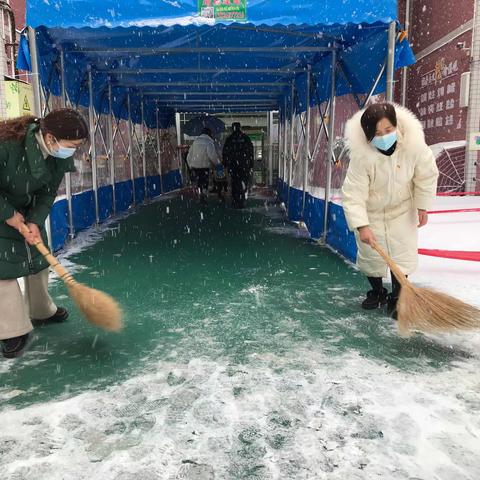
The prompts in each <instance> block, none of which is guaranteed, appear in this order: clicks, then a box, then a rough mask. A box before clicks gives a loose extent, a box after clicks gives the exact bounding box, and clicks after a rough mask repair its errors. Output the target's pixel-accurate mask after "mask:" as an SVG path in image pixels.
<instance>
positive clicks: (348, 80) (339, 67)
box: [338, 62, 362, 108]
mask: <svg viewBox="0 0 480 480" xmlns="http://www.w3.org/2000/svg"><path fill="white" fill-rule="evenodd" d="M338 70H339V71H340V73H341V74H342V76H343V78H344V79H345V80H346V82H347V83H348V85H349V87H350V90H351V92H352V95H353V98H354V99H355V102H356V104H357V106H358V108H362V102H361V101H360V98H358V95H357V94H356V93H355V92H354V91H353V90H354V88H353V85H352V82H351V81H350V79H349V78H348V75H347V72H346V71H345V66H344V65H343V62H338Z"/></svg>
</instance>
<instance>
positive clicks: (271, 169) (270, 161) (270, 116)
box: [267, 111, 273, 187]
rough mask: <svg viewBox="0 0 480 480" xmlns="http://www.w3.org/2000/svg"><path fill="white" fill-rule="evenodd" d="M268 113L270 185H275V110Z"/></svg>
mask: <svg viewBox="0 0 480 480" xmlns="http://www.w3.org/2000/svg"><path fill="white" fill-rule="evenodd" d="M267 115H268V186H269V187H272V186H273V112H272V111H269V112H268V113H267Z"/></svg>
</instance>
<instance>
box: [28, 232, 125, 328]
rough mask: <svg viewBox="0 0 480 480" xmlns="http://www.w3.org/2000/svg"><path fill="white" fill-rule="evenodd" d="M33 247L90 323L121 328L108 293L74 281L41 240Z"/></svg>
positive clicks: (120, 321) (112, 300) (102, 326)
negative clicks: (63, 284)
mask: <svg viewBox="0 0 480 480" xmlns="http://www.w3.org/2000/svg"><path fill="white" fill-rule="evenodd" d="M20 232H21V233H22V234H25V233H28V232H29V230H28V227H27V226H26V225H25V224H23V225H22V227H21V229H20ZM35 247H36V248H37V250H38V251H39V252H40V253H41V254H42V255H43V256H44V258H45V260H46V261H47V262H48V263H49V264H50V266H51V267H52V268H53V269H54V270H55V272H56V273H57V275H58V276H59V277H60V278H61V279H62V280H63V281H64V282H65V285H66V286H67V287H68V291H69V292H70V296H71V297H72V299H73V301H74V302H75V303H76V305H77V307H78V309H79V310H80V312H81V313H82V314H83V316H84V317H85V318H86V319H87V320H88V321H89V322H90V323H92V324H94V325H96V326H97V327H100V328H103V329H104V330H108V331H111V332H118V331H119V330H121V329H122V312H121V309H120V307H119V305H118V303H117V302H116V301H115V300H114V299H113V298H112V297H110V295H107V294H106V293H103V292H101V291H99V290H95V289H94V288H90V287H87V286H86V285H83V284H82V283H78V282H77V281H75V280H74V278H73V277H72V276H71V275H70V273H69V272H68V271H67V270H66V269H65V267H63V266H62V265H61V264H60V263H59V261H58V260H57V259H56V258H55V257H54V256H53V255H52V254H51V253H50V251H49V250H48V248H47V247H46V246H45V245H44V243H43V242H42V241H39V242H37V243H36V244H35Z"/></svg>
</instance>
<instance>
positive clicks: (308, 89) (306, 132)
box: [302, 65, 312, 221]
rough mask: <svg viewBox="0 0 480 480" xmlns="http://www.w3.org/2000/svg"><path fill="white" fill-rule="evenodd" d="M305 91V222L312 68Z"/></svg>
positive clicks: (303, 208)
mask: <svg viewBox="0 0 480 480" xmlns="http://www.w3.org/2000/svg"><path fill="white" fill-rule="evenodd" d="M308 67H309V68H308V71H307V89H306V90H307V91H306V104H307V111H306V119H305V150H304V152H303V196H302V220H303V221H305V205H306V201H307V183H308V167H309V165H310V153H311V152H310V125H311V118H312V107H311V106H310V103H311V102H310V93H311V88H312V67H311V65H309V66H308Z"/></svg>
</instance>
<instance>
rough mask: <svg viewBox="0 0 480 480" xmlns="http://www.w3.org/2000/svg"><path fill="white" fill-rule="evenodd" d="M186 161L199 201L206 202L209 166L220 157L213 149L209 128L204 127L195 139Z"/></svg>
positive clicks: (215, 162)
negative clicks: (194, 182) (195, 183)
mask: <svg viewBox="0 0 480 480" xmlns="http://www.w3.org/2000/svg"><path fill="white" fill-rule="evenodd" d="M187 163H188V165H189V167H190V169H191V170H192V172H193V176H194V178H195V181H196V182H197V188H198V191H199V193H200V202H201V203H202V204H206V203H207V195H208V184H209V176H210V166H211V165H213V166H216V165H218V164H220V158H219V157H218V155H217V151H216V149H215V143H214V141H213V134H212V131H211V130H210V129H209V128H204V129H203V132H202V134H201V135H200V136H199V137H197V138H196V139H195V141H194V142H193V144H192V146H191V147H190V150H189V151H188V156H187Z"/></svg>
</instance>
